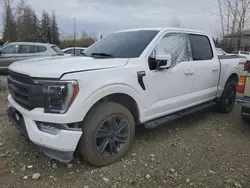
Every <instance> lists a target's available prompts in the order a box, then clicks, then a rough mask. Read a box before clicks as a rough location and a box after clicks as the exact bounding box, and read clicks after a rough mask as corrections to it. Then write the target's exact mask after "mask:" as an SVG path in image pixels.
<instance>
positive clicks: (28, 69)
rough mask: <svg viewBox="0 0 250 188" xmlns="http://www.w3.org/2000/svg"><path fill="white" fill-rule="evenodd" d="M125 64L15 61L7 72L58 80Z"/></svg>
mask: <svg viewBox="0 0 250 188" xmlns="http://www.w3.org/2000/svg"><path fill="white" fill-rule="evenodd" d="M127 62H128V59H124V58H113V59H105V58H102V59H94V58H91V57H75V56H73V57H65V56H62V57H47V58H36V59H29V60H23V61H17V62H15V63H13V64H11V65H10V66H9V70H10V71H13V72H17V73H21V74H25V75H28V76H30V77H40V78H60V77H61V76H62V75H63V74H66V73H69V72H75V71H86V70H99V69H108V68H115V67H122V66H125V65H126V64H127Z"/></svg>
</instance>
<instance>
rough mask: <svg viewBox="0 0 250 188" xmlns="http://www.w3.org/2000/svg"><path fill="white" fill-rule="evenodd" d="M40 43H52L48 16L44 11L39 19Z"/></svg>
mask: <svg viewBox="0 0 250 188" xmlns="http://www.w3.org/2000/svg"><path fill="white" fill-rule="evenodd" d="M40 34H41V38H40V40H41V42H44V43H48V42H49V43H52V35H51V19H50V17H49V14H48V13H47V12H46V11H45V10H44V11H43V13H42V18H41V33H40Z"/></svg>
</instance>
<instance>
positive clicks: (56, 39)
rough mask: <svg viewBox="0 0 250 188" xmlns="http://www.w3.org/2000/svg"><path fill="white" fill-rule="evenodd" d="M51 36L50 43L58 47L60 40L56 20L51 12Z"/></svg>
mask: <svg viewBox="0 0 250 188" xmlns="http://www.w3.org/2000/svg"><path fill="white" fill-rule="evenodd" d="M51 30H52V32H51V34H52V41H51V43H53V44H57V45H59V39H60V34H59V28H58V24H57V20H56V14H55V12H54V11H53V13H52V17H51Z"/></svg>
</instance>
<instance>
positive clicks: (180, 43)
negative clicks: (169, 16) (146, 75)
mask: <svg viewBox="0 0 250 188" xmlns="http://www.w3.org/2000/svg"><path fill="white" fill-rule="evenodd" d="M155 52H156V53H166V54H169V55H171V58H172V67H174V66H175V65H177V64H178V63H180V62H183V61H191V60H192V55H191V47H190V43H189V39H188V36H187V35H186V34H185V33H172V34H167V35H165V36H164V37H163V38H162V39H161V41H160V42H159V43H158V45H157V46H156V48H155Z"/></svg>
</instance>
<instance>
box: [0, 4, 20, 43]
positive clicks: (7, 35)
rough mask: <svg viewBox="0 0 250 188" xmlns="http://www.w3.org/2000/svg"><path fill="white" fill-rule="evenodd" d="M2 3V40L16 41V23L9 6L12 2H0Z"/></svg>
mask: <svg viewBox="0 0 250 188" xmlns="http://www.w3.org/2000/svg"><path fill="white" fill-rule="evenodd" d="M2 2H3V9H4V13H3V25H4V29H3V39H4V40H5V41H9V42H10V41H16V39H17V31H16V23H15V20H14V16H13V12H12V8H11V4H12V0H2Z"/></svg>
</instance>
